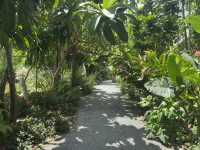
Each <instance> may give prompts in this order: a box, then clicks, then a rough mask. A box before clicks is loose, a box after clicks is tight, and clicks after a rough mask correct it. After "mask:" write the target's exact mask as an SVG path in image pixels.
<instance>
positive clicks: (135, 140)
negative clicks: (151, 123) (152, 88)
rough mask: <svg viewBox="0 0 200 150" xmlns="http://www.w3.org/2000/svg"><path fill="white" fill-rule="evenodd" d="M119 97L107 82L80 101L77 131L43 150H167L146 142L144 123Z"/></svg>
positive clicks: (115, 88)
mask: <svg viewBox="0 0 200 150" xmlns="http://www.w3.org/2000/svg"><path fill="white" fill-rule="evenodd" d="M134 111H135V110H133V107H132V106H131V104H129V102H128V101H126V100H125V98H124V97H123V96H122V94H121V93H120V89H119V87H117V85H116V84H114V83H112V82H111V81H105V82H103V83H102V84H100V85H97V86H96V87H95V90H94V92H93V93H92V94H90V95H88V96H86V97H84V98H82V99H81V103H80V109H79V111H78V113H77V121H76V127H74V129H72V130H71V132H70V133H69V134H67V135H64V136H62V137H60V138H59V139H58V140H57V141H55V142H54V143H52V144H50V145H46V146H44V150H168V149H167V148H166V147H164V146H163V145H162V144H160V143H159V142H156V141H152V140H147V139H146V138H145V135H144V133H145V132H144V122H143V121H142V119H141V117H139V116H138V115H136V114H137V113H135V112H134Z"/></svg>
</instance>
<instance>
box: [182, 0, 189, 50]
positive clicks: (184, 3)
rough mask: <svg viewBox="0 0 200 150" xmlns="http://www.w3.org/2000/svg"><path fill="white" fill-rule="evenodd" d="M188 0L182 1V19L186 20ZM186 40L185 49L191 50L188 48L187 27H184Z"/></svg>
mask: <svg viewBox="0 0 200 150" xmlns="http://www.w3.org/2000/svg"><path fill="white" fill-rule="evenodd" d="M185 1H186V0H182V17H183V19H185V17H186V15H185V6H186V2H185ZM184 38H185V49H186V50H189V46H188V36H187V27H186V26H184Z"/></svg>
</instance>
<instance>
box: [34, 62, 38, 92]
mask: <svg viewBox="0 0 200 150" xmlns="http://www.w3.org/2000/svg"><path fill="white" fill-rule="evenodd" d="M35 91H36V92H37V91H38V67H37V65H36V68H35Z"/></svg>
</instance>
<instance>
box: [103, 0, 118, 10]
mask: <svg viewBox="0 0 200 150" xmlns="http://www.w3.org/2000/svg"><path fill="white" fill-rule="evenodd" d="M116 3H117V0H103V8H106V9H108V8H111V7H113V6H114V5H115V4H116Z"/></svg>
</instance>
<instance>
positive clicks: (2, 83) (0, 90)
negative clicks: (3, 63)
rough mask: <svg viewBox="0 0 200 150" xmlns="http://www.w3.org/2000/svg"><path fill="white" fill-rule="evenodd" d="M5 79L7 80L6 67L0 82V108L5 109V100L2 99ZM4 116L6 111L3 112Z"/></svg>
mask: <svg viewBox="0 0 200 150" xmlns="http://www.w3.org/2000/svg"><path fill="white" fill-rule="evenodd" d="M7 80H8V73H7V68H6V70H5V72H4V75H3V79H2V80H1V82H0V102H1V104H0V108H1V109H3V110H5V101H4V96H5V88H6V83H7ZM3 115H4V117H6V116H7V115H6V113H3Z"/></svg>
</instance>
